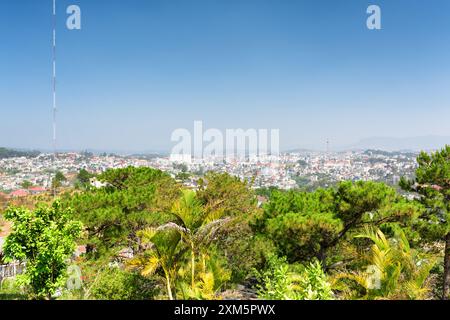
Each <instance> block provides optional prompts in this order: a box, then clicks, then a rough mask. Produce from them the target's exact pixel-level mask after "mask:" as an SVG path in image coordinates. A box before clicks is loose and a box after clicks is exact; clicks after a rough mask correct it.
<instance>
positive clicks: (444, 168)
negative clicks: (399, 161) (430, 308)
mask: <svg viewBox="0 0 450 320" xmlns="http://www.w3.org/2000/svg"><path fill="white" fill-rule="evenodd" d="M417 163H418V168H417V170H416V177H415V179H414V180H413V181H408V180H407V179H404V178H402V180H401V181H400V186H401V187H402V188H403V189H404V190H406V191H410V192H415V193H417V194H418V195H419V197H420V199H419V201H420V202H421V203H422V204H423V205H424V206H425V207H426V210H425V211H424V212H423V213H422V214H421V215H420V216H419V218H418V219H417V221H416V224H415V228H416V229H417V230H418V231H419V232H420V234H421V236H422V238H423V239H424V240H428V241H432V242H435V241H444V242H445V248H444V254H443V255H444V270H443V273H444V274H443V284H442V289H443V290H442V298H443V299H448V298H449V297H450V145H447V146H445V147H444V148H443V149H442V150H440V151H436V152H434V153H431V154H428V153H426V152H422V153H421V154H420V155H419V156H418V157H417Z"/></svg>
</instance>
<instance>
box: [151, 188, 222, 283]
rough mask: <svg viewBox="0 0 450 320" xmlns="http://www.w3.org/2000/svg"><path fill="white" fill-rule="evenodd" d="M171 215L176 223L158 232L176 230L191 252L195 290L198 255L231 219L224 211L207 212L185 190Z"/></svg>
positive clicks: (191, 193) (163, 227)
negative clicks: (223, 216) (226, 216)
mask: <svg viewBox="0 0 450 320" xmlns="http://www.w3.org/2000/svg"><path fill="white" fill-rule="evenodd" d="M171 213H172V214H173V216H174V217H175V221H174V222H170V223H167V224H165V225H163V226H161V227H159V228H158V230H160V231H162V230H167V229H170V230H176V231H177V232H178V233H179V234H180V236H181V239H182V240H183V241H184V242H185V243H186V244H187V245H188V246H189V248H190V251H191V287H192V290H194V289H195V261H196V254H197V253H199V252H200V250H201V249H202V247H204V246H206V245H207V244H208V243H209V242H210V240H211V238H213V236H214V234H215V233H216V231H217V230H218V229H219V228H220V227H221V226H223V225H224V224H225V223H227V222H228V221H229V220H230V218H222V214H223V213H222V211H209V212H207V211H206V210H204V208H203V207H202V204H201V203H200V201H199V200H198V199H197V197H196V194H195V192H194V191H192V190H183V191H182V196H181V198H180V199H179V200H178V201H177V202H175V204H174V205H173V208H172V211H171Z"/></svg>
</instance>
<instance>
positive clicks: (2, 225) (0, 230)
mask: <svg viewBox="0 0 450 320" xmlns="http://www.w3.org/2000/svg"><path fill="white" fill-rule="evenodd" d="M10 233H11V222H8V221H3V222H1V221H0V237H2V238H3V237H6V236H8V235H9V234H10Z"/></svg>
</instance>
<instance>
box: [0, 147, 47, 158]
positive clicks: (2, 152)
mask: <svg viewBox="0 0 450 320" xmlns="http://www.w3.org/2000/svg"><path fill="white" fill-rule="evenodd" d="M39 154H40V152H39V151H18V150H13V149H7V148H0V159H8V158H15V157H30V158H35V157H37V156H38V155H39Z"/></svg>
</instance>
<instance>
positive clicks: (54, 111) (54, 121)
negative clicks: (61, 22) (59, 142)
mask: <svg viewBox="0 0 450 320" xmlns="http://www.w3.org/2000/svg"><path fill="white" fill-rule="evenodd" d="M52 47H53V48H52V49H53V50H52V58H53V59H52V60H53V153H54V156H55V157H56V0H53V46H52Z"/></svg>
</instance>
